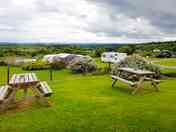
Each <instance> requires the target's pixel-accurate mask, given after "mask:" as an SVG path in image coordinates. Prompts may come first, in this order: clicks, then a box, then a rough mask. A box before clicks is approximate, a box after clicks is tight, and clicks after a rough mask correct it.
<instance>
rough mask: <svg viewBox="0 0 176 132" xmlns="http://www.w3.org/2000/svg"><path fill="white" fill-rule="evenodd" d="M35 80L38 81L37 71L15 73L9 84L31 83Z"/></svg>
mask: <svg viewBox="0 0 176 132" xmlns="http://www.w3.org/2000/svg"><path fill="white" fill-rule="evenodd" d="M33 82H38V79H37V76H36V74H35V73H23V74H13V76H12V78H11V80H10V82H9V84H10V85H17V84H29V83H33Z"/></svg>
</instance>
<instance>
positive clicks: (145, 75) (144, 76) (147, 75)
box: [112, 67, 160, 94]
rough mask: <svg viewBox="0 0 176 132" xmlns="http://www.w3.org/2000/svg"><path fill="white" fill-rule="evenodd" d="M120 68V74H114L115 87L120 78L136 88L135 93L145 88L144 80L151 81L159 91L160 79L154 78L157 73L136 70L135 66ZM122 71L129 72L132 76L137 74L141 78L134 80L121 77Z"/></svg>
mask: <svg viewBox="0 0 176 132" xmlns="http://www.w3.org/2000/svg"><path fill="white" fill-rule="evenodd" d="M118 70H119V73H118V75H112V79H113V80H114V81H113V83H112V87H114V86H115V84H116V82H117V81H118V80H119V81H122V82H124V83H126V84H128V85H129V86H130V88H134V90H133V92H132V94H135V93H136V92H137V91H139V90H140V89H142V88H143V83H144V81H151V85H152V86H153V87H154V88H155V89H156V91H159V88H158V84H159V83H160V80H156V79H154V78H153V77H154V75H155V73H154V72H151V71H146V70H136V69H133V68H126V67H124V68H119V69H118ZM122 72H126V73H129V75H131V76H136V77H138V78H139V80H138V81H135V82H133V81H131V80H128V79H124V78H122V77H121V73H122ZM129 78H130V76H129Z"/></svg>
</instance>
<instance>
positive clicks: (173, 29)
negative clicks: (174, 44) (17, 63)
mask: <svg viewBox="0 0 176 132" xmlns="http://www.w3.org/2000/svg"><path fill="white" fill-rule="evenodd" d="M175 6H176V0H0V41H6V42H67V43H71V42H81V43H82V42H87V43H89V42H97V43H101V42H102V43H107V42H108V43H112V42H113V43H114V42H115V43H124V42H126V43H128V42H130V43H133V42H148V41H168V40H176V9H175Z"/></svg>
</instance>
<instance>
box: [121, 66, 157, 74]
mask: <svg viewBox="0 0 176 132" xmlns="http://www.w3.org/2000/svg"><path fill="white" fill-rule="evenodd" d="M119 70H120V71H126V72H129V73H133V74H136V75H154V74H155V73H154V72H151V71H147V70H139V69H137V70H136V69H133V68H127V67H123V68H119Z"/></svg>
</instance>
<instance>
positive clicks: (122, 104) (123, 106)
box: [0, 67, 176, 132]
mask: <svg viewBox="0 0 176 132" xmlns="http://www.w3.org/2000/svg"><path fill="white" fill-rule="evenodd" d="M22 72H25V71H22V70H21V69H20V68H15V67H14V68H11V75H12V74H13V73H22ZM36 74H37V76H38V78H39V79H41V80H47V81H48V83H49V85H50V87H51V88H52V90H53V91H54V94H53V95H52V96H51V97H50V98H49V100H50V101H51V102H52V103H53V106H52V107H49V108H47V107H43V106H40V105H38V104H35V103H34V104H33V105H32V106H30V107H28V108H26V109H22V110H18V111H11V112H8V113H5V114H1V115H0V132H24V131H25V132H54V131H58V132H175V131H176V127H175V125H176V114H175V112H176V105H175V97H176V88H175V85H176V80H175V79H170V80H163V81H162V83H161V85H160V89H161V90H160V92H155V91H154V90H153V89H152V88H151V86H150V85H149V84H148V83H146V84H145V89H144V91H143V92H140V93H138V94H136V95H131V94H130V90H128V88H127V87H128V86H127V85H125V84H123V83H118V85H117V87H116V88H112V87H111V83H112V80H111V78H110V76H109V75H101V76H93V75H92V76H91V75H76V74H72V73H71V72H70V71H68V70H61V71H55V72H54V81H49V72H48V71H47V70H46V71H45V70H44V71H37V72H36ZM5 82H6V68H5V67H0V83H1V84H5Z"/></svg>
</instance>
